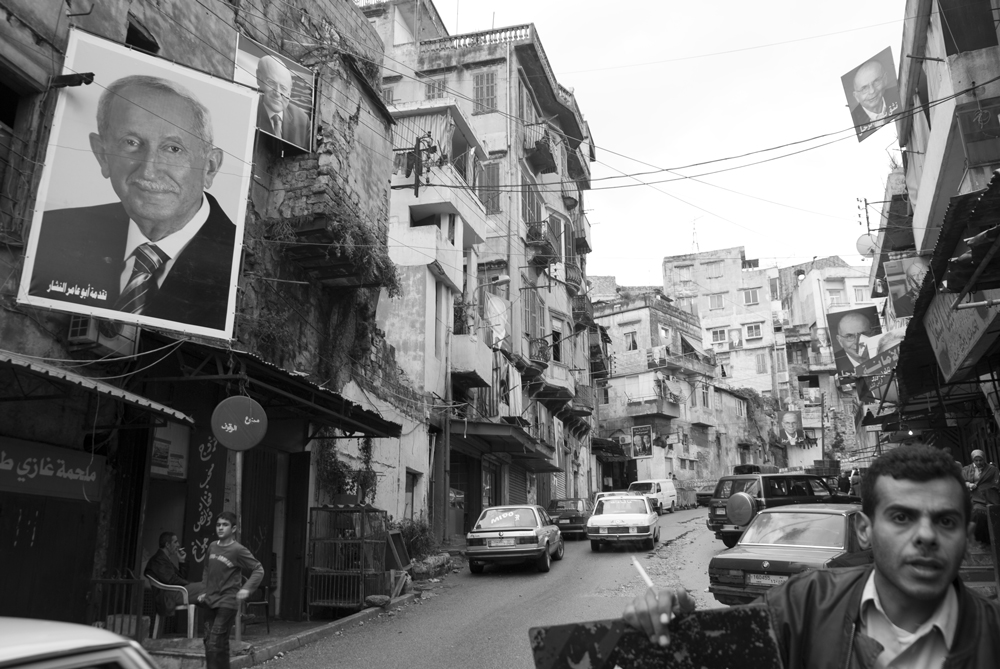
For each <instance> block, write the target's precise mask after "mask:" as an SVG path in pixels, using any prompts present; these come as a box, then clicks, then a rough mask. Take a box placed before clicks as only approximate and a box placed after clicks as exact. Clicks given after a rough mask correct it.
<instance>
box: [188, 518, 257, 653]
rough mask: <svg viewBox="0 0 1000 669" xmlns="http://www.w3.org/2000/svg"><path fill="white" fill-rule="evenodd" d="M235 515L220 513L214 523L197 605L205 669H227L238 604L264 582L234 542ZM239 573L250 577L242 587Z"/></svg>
mask: <svg viewBox="0 0 1000 669" xmlns="http://www.w3.org/2000/svg"><path fill="white" fill-rule="evenodd" d="M236 529H237V522H236V514H235V513H232V512H231V511H223V512H222V513H220V514H219V517H218V519H217V520H216V521H215V534H216V536H217V537H219V540H218V541H213V542H212V543H211V545H210V546H209V547H208V558H207V559H206V560H205V572H204V575H203V577H202V580H201V582H202V585H203V586H204V588H205V591H204V592H203V593H202V594H201V595H199V596H198V602H199V603H200V604H201V605H202V606H204V607H206V609H207V611H208V613H207V614H206V616H205V667H206V669H229V632H230V630H232V628H233V622H234V621H235V619H236V611H237V609H238V607H239V606H240V602H242V601H243V600H244V599H246V598H247V597H249V596H250V593H252V592H253V591H254V590H256V589H257V586H258V585H260V582H261V580H263V578H264V568H263V567H262V566H261V565H260V562H258V561H257V558H255V557H254V556H253V555H251V554H250V551H249V550H247V549H246V548H245V547H244V546H243V545H241V544H240V543H238V542H237V541H236ZM243 571H248V572H250V577H249V578H248V579H247V581H246V583H243V573H242V572H243Z"/></svg>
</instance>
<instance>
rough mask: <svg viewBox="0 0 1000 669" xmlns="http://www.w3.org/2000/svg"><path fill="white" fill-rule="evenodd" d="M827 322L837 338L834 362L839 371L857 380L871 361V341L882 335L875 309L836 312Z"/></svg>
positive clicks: (834, 344) (834, 338) (864, 308)
mask: <svg viewBox="0 0 1000 669" xmlns="http://www.w3.org/2000/svg"><path fill="white" fill-rule="evenodd" d="M826 322H827V325H828V327H829V329H830V332H831V333H832V335H833V338H832V343H833V360H834V362H835V363H836V365H837V371H838V372H840V373H841V374H844V375H846V376H854V373H855V368H856V367H857V366H858V365H859V364H861V363H862V362H864V361H866V360H869V359H870V358H871V357H872V355H873V353H872V351H870V350H869V343H870V340H871V339H872V338H873V337H875V336H876V335H879V334H882V326H881V325H880V324H879V319H878V312H877V310H876V309H875V306H874V305H872V306H867V307H858V308H856V309H847V310H844V311H836V312H832V313H829V314H827V315H826Z"/></svg>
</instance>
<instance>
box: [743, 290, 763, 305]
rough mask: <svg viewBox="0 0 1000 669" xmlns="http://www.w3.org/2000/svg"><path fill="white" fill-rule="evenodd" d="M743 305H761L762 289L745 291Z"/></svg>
mask: <svg viewBox="0 0 1000 669" xmlns="http://www.w3.org/2000/svg"><path fill="white" fill-rule="evenodd" d="M743 304H760V289H759V288H750V289H748V290H744V291H743Z"/></svg>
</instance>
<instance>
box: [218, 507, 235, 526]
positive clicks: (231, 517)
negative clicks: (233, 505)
mask: <svg viewBox="0 0 1000 669" xmlns="http://www.w3.org/2000/svg"><path fill="white" fill-rule="evenodd" d="M220 520H228V521H229V524H230V525H232V526H233V527H237V526H238V525H239V523H238V522H236V514H235V513H233V512H232V511H223V512H222V513H220V514H219V517H218V518H216V519H215V522H219V521H220Z"/></svg>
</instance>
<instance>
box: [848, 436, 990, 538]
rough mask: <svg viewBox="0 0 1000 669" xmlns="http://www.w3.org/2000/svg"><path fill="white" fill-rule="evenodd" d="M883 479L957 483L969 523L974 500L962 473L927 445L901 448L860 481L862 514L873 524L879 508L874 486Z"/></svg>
mask: <svg viewBox="0 0 1000 669" xmlns="http://www.w3.org/2000/svg"><path fill="white" fill-rule="evenodd" d="M880 476H891V477H892V478H894V479H896V480H907V481H918V482H920V483H923V482H925V481H932V480H934V479H947V478H951V479H954V480H955V482H956V483H957V484H958V487H959V488H961V490H962V510H963V511H964V513H965V522H969V519H970V518H971V517H972V496H971V495H970V494H969V489H968V488H966V487H965V481H964V479H963V478H962V470H961V468H960V467H959V466H958V465H957V464H955V460H954V459H952V458H951V457H950V456H949V455H948V454H947V453H945V452H944V451H942V450H941V449H938V448H935V447H933V446H928V445H926V444H913V445H910V446H900V447H899V448H895V449H893V450H891V451H889V452H888V453H884V454H882V455H880V456H879V457H878V458H876V459H875V461H874V462H873V463H872V465H871V467H869V468H868V472H867V473H866V474H865V476H864V477H863V478H862V479H861V510H862V511H863V512H864V514H865V515H866V516H868V518H869V519H870V520H871V521H872V522H875V508H876V507H877V506H878V493H876V492H875V490H876V488H875V484H876V483H877V482H878V478H879V477H880Z"/></svg>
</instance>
